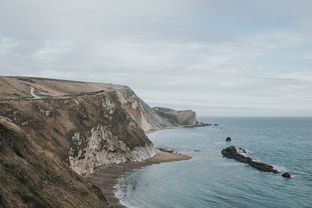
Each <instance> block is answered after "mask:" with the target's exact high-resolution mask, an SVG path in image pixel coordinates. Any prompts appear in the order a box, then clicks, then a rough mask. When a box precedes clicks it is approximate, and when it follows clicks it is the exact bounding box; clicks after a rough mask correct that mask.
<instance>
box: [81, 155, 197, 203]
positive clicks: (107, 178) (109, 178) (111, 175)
mask: <svg viewBox="0 0 312 208" xmlns="http://www.w3.org/2000/svg"><path fill="white" fill-rule="evenodd" d="M191 158H192V157H191V156H188V155H184V154H179V153H169V152H158V153H157V154H156V155H155V156H154V157H151V158H149V159H147V160H144V161H141V162H132V161H127V162H124V163H119V164H114V165H112V166H110V167H105V168H102V169H99V170H97V171H95V172H94V173H93V174H91V175H89V176H88V177H87V178H88V179H89V180H91V181H92V183H93V184H95V185H96V186H98V187H99V188H100V189H101V190H102V192H103V194H104V196H105V197H106V199H107V201H108V204H109V206H110V207H114V208H126V207H125V206H124V205H122V204H120V202H119V199H118V198H117V197H116V196H115V193H116V191H117V190H116V187H115V186H116V185H117V184H118V182H119V180H120V179H121V178H122V177H123V176H125V175H127V174H130V173H132V172H133V171H135V170H138V169H140V168H143V167H146V166H150V165H153V164H159V163H164V162H173V161H182V160H189V159H191Z"/></svg>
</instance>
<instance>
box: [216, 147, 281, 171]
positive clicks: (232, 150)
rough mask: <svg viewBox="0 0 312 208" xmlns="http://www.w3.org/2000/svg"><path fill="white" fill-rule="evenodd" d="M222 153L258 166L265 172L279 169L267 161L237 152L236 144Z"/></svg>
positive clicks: (252, 165)
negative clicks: (262, 161)
mask: <svg viewBox="0 0 312 208" xmlns="http://www.w3.org/2000/svg"><path fill="white" fill-rule="evenodd" d="M221 153H222V155H223V156H224V157H227V158H230V159H235V160H237V161H240V162H242V163H246V164H248V165H250V166H251V167H253V168H256V169H258V170H261V171H265V172H272V173H278V171H277V170H275V169H274V168H273V166H271V165H267V164H265V163H260V162H256V161H253V160H252V158H250V157H245V156H244V155H241V154H239V153H238V152H237V150H236V148H235V147H234V146H229V147H227V148H225V149H223V150H222V151H221Z"/></svg>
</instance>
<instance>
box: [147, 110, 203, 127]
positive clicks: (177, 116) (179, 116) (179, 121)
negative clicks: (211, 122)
mask: <svg viewBox="0 0 312 208" xmlns="http://www.w3.org/2000/svg"><path fill="white" fill-rule="evenodd" d="M153 109H154V111H155V112H156V113H157V114H158V115H159V116H160V117H163V118H164V119H166V120H168V121H169V122H170V123H171V124H172V125H174V126H179V125H187V126H195V125H197V119H196V113H195V112H194V111H192V110H179V111H177V110H173V109H170V108H163V107H154V108H153Z"/></svg>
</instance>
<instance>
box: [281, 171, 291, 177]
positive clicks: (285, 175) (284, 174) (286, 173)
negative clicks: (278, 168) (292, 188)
mask: <svg viewBox="0 0 312 208" xmlns="http://www.w3.org/2000/svg"><path fill="white" fill-rule="evenodd" d="M282 176H283V177H284V178H291V175H290V174H289V173H288V172H285V173H283V174H282Z"/></svg>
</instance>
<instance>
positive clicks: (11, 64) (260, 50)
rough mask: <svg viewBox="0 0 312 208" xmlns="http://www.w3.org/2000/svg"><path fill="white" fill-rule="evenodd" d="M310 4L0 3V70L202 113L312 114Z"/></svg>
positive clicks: (291, 0)
mask: <svg viewBox="0 0 312 208" xmlns="http://www.w3.org/2000/svg"><path fill="white" fill-rule="evenodd" d="M311 8H312V1H310V0H261V1H260V0H259V1H255V0H235V1H233V0H157V1H156V0H131V1H129V0H111V1H107V0H53V1H51V0H27V1H23V0H0V74H1V75H18V76H21V75H22V76H36V77H49V78H61V79H70V80H82V81H93V82H105V83H114V84H121V85H128V86H129V87H131V88H132V89H133V90H134V91H135V92H136V93H137V95H138V96H139V97H141V98H142V99H143V100H144V101H145V102H146V103H148V104H149V105H151V106H164V107H170V108H176V109H192V110H194V111H196V112H197V114H198V115H199V116H312V93H311V92H312V38H311V37H312V12H311Z"/></svg>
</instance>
